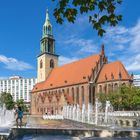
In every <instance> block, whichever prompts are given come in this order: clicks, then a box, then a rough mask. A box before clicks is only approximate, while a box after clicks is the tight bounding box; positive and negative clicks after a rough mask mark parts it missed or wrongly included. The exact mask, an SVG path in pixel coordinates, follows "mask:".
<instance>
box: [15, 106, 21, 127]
mask: <svg viewBox="0 0 140 140" xmlns="http://www.w3.org/2000/svg"><path fill="white" fill-rule="evenodd" d="M16 116H17V117H16V123H17V127H21V126H22V118H23V111H22V109H21V107H20V106H19V107H18V109H17V110H16Z"/></svg>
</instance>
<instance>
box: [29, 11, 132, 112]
mask: <svg viewBox="0 0 140 140" xmlns="http://www.w3.org/2000/svg"><path fill="white" fill-rule="evenodd" d="M58 57H59V56H58V55H57V54H56V53H55V39H54V36H53V32H52V25H51V23H50V19H49V15H48V11H47V13H46V20H45V23H44V25H43V35H42V39H41V41H40V54H39V55H38V58H37V80H38V82H37V84H36V85H35V86H34V88H33V90H32V92H31V114H45V113H48V114H61V113H62V110H63V106H64V105H68V104H69V105H73V104H79V106H80V107H82V105H83V104H85V105H86V107H87V105H88V103H91V104H94V103H95V98H96V96H97V94H109V93H111V92H113V91H115V90H117V89H118V87H119V86H121V85H127V86H130V85H131V83H132V78H131V76H130V75H129V74H128V72H127V70H126V69H125V67H124V65H123V64H122V63H121V62H120V61H115V62H111V63H108V59H107V57H106V54H105V51H104V45H102V47H101V52H99V53H98V54H95V55H92V56H89V57H87V58H83V59H81V60H78V61H75V62H72V63H69V64H65V65H63V66H58Z"/></svg>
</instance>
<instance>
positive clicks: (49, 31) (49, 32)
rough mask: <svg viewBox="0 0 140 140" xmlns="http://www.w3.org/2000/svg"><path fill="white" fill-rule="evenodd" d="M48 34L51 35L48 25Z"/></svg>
mask: <svg viewBox="0 0 140 140" xmlns="http://www.w3.org/2000/svg"><path fill="white" fill-rule="evenodd" d="M48 34H49V35H51V26H49V27H48Z"/></svg>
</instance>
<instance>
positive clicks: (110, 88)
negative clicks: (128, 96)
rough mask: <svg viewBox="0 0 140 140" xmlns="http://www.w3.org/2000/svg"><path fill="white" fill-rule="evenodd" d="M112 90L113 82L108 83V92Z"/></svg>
mask: <svg viewBox="0 0 140 140" xmlns="http://www.w3.org/2000/svg"><path fill="white" fill-rule="evenodd" d="M110 92H112V87H111V84H108V93H110Z"/></svg>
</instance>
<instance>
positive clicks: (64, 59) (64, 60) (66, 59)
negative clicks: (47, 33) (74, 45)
mask: <svg viewBox="0 0 140 140" xmlns="http://www.w3.org/2000/svg"><path fill="white" fill-rule="evenodd" d="M77 60H79V58H76V57H71V58H70V57H65V56H60V57H59V66H62V65H64V64H68V63H71V62H74V61H77Z"/></svg>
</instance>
